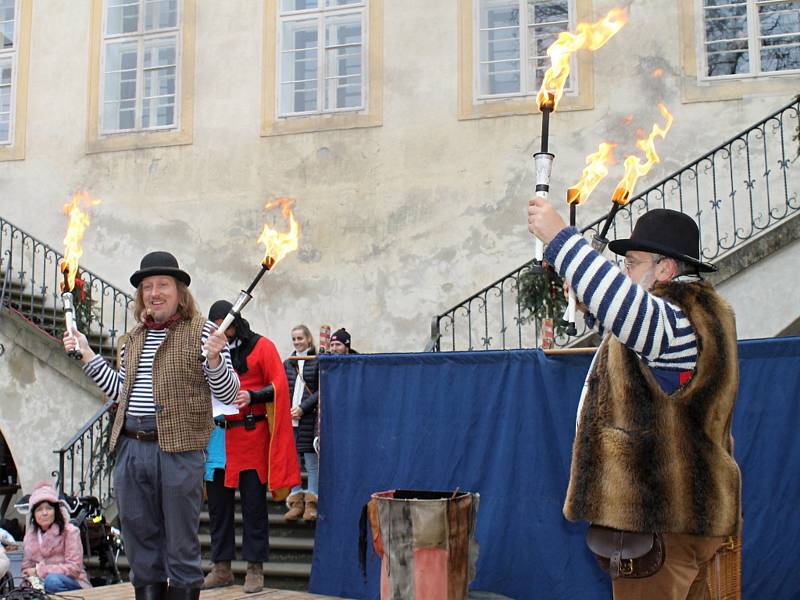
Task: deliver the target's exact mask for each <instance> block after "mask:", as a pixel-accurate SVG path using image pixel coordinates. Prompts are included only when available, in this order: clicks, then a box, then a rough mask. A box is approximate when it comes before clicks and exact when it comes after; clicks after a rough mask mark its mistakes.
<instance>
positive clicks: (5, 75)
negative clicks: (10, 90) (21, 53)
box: [0, 58, 12, 85]
mask: <svg viewBox="0 0 800 600" xmlns="http://www.w3.org/2000/svg"><path fill="white" fill-rule="evenodd" d="M11 69H12V66H11V59H10V58H6V59H4V60H3V61H0V85H11Z"/></svg>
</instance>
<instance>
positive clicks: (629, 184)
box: [592, 103, 673, 252]
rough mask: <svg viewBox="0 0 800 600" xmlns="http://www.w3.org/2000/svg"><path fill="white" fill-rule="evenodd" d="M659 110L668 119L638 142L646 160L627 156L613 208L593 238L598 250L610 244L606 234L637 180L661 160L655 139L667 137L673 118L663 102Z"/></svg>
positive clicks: (612, 203) (593, 244)
mask: <svg viewBox="0 0 800 600" xmlns="http://www.w3.org/2000/svg"><path fill="white" fill-rule="evenodd" d="M658 110H660V111H661V115H662V116H663V117H664V119H666V124H665V126H664V127H663V128H662V127H659V126H658V124H657V123H654V124H653V128H652V130H651V131H650V135H648V136H647V138H645V139H639V140H638V141H637V142H636V147H637V148H639V149H640V150H642V151H643V152H644V153H645V156H646V157H647V160H646V161H644V162H642V161H641V160H639V158H638V157H636V156H635V155H630V156H628V157H627V158H625V163H624V166H625V174H624V175H623V176H622V180H621V181H620V182H619V183H618V184H617V187H616V188H615V189H614V194H613V195H612V196H611V210H610V211H609V212H608V217H606V221H605V223H603V229H602V230H601V231H600V233H599V234H595V236H594V238H593V239H592V247H593V248H594V249H595V250H597V251H598V252H603V250H605V248H606V246H607V245H608V239H607V238H606V235H607V234H608V230H609V228H610V227H611V223H613V221H614V217H615V216H616V215H617V212H618V211H619V209H620V208H621V207H623V206H625V205H626V204H627V203H628V202H629V201H630V199H631V194H633V188H634V187H635V186H636V182H637V181H638V180H639V178H640V177H643V176H644V175H647V173H649V172H650V169H652V168H653V166H654V165H655V164H656V163H658V162H661V159H660V158H659V157H658V154H656V147H655V139H656V136H658V137H660V138H661V139H662V140H663V139H664V138H665V137H666V135H667V132H668V131H669V130H670V127H672V120H673V119H672V115H671V114H670V112H669V111H668V110H667V107H666V106H664V104H663V103H661V104H659V105H658Z"/></svg>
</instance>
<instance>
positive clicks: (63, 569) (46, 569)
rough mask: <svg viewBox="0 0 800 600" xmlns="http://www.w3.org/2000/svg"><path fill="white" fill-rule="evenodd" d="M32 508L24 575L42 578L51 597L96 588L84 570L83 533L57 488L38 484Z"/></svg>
mask: <svg viewBox="0 0 800 600" xmlns="http://www.w3.org/2000/svg"><path fill="white" fill-rule="evenodd" d="M28 506H30V507H31V518H30V523H29V524H28V527H27V529H26V531H25V539H24V542H23V543H24V548H23V558H22V574H23V575H25V576H26V577H32V576H36V577H38V578H39V579H41V580H42V581H43V583H44V589H45V591H46V592H47V593H48V594H57V593H58V592H67V591H70V590H79V589H82V588H90V587H92V585H91V584H90V583H89V579H88V578H87V577H86V571H85V570H84V568H83V544H82V543H81V535H80V532H79V531H78V528H77V527H75V526H74V525H72V524H71V523H70V522H69V518H68V515H67V511H66V510H65V509H64V507H63V506H62V505H61V502H60V501H59V499H58V492H56V490H55V488H54V487H53V486H52V485H51V484H50V483H48V482H46V481H42V482H40V483H37V484H36V487H35V488H34V490H33V493H32V494H31V496H30V500H29V501H28Z"/></svg>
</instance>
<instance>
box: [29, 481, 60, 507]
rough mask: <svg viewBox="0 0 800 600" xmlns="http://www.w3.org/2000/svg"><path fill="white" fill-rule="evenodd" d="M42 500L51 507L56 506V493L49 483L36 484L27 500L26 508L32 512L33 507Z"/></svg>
mask: <svg viewBox="0 0 800 600" xmlns="http://www.w3.org/2000/svg"><path fill="white" fill-rule="evenodd" d="M42 500H47V501H48V502H49V503H50V504H52V505H53V506H58V492H57V491H56V488H54V487H53V484H52V483H50V482H49V481H40V482H39V483H37V484H36V486H35V487H34V488H33V492H32V493H31V497H30V499H29V500H28V506H30V507H31V510H33V507H34V506H36V505H37V504H39V502H41V501H42Z"/></svg>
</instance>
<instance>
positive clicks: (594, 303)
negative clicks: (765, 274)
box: [545, 227, 697, 370]
mask: <svg viewBox="0 0 800 600" xmlns="http://www.w3.org/2000/svg"><path fill="white" fill-rule="evenodd" d="M545 258H547V260H548V261H549V262H550V263H551V264H552V265H553V266H554V267H555V269H556V271H558V274H559V275H561V277H563V278H564V279H565V280H566V281H567V282H568V283H569V284H570V286H571V287H572V289H573V290H574V291H575V296H576V297H577V298H578V300H580V301H581V302H583V303H584V304H585V305H586V306H587V307H588V309H589V312H590V313H591V315H592V317H591V318H596V319H597V322H598V323H599V324H600V325H601V327H602V329H605V330H607V331H611V333H613V334H614V336H615V337H616V338H617V339H618V340H619V341H620V342H622V343H623V344H624V345H625V346H627V347H628V348H630V349H631V350H633V351H634V352H636V354H638V355H639V357H640V358H641V359H642V360H643V361H644V362H645V363H647V364H648V365H649V366H650V367H651V368H662V369H669V370H692V369H694V367H695V364H696V362H697V337H696V336H695V332H694V328H693V327H692V325H691V323H690V322H689V319H688V318H687V317H686V315H685V314H684V312H683V311H682V310H681V309H680V308H679V307H678V306H676V305H674V304H671V303H670V302H667V301H666V300H665V299H663V298H659V297H657V296H654V295H653V294H651V293H649V292H648V291H647V290H645V289H644V288H643V287H642V286H640V285H637V284H635V283H634V282H633V281H632V280H631V279H630V278H629V277H627V276H626V275H625V274H624V273H623V272H622V271H621V270H620V269H619V267H617V266H616V265H615V264H613V263H610V262H608V261H607V260H606V259H604V258H603V257H602V256H601V255H600V254H598V253H597V252H596V251H595V250H594V249H593V248H592V247H591V246H590V245H589V244H588V243H587V242H586V240H585V239H583V237H582V236H581V235H580V234H579V233H578V230H577V229H576V228H574V227H566V228H564V229H562V230H561V231H560V232H559V233H558V235H557V236H556V237H555V238H554V239H553V240H552V241H551V242H550V244H548V246H547V250H546V253H545ZM591 318H590V319H589V321H591Z"/></svg>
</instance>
